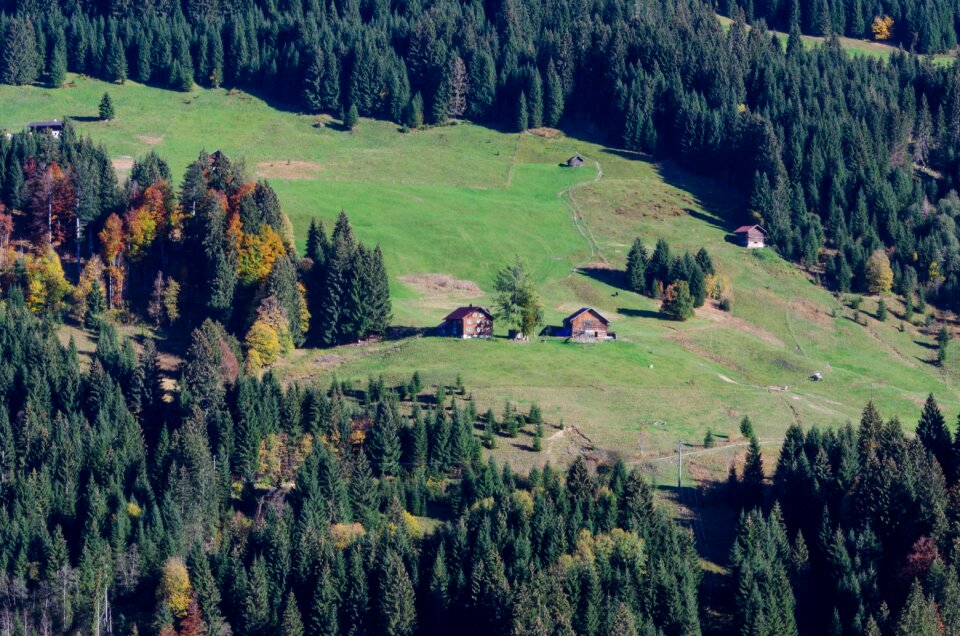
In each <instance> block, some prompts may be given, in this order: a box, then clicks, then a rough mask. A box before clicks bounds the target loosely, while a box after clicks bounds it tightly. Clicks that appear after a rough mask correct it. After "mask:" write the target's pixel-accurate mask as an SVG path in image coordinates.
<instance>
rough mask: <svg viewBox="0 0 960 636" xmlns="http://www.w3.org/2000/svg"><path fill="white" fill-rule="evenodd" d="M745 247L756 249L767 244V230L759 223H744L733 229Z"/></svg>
mask: <svg viewBox="0 0 960 636" xmlns="http://www.w3.org/2000/svg"><path fill="white" fill-rule="evenodd" d="M733 233H734V234H736V235H737V237H738V238H739V239H740V244H741V245H743V246H744V247H747V248H750V249H754V248H757V247H763V246H764V245H766V240H767V231H766V230H765V229H763V228H762V227H760V226H759V225H744V226H742V227H738V228H737V229H736V230H734V231H733Z"/></svg>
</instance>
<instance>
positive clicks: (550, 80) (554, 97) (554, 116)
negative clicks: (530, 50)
mask: <svg viewBox="0 0 960 636" xmlns="http://www.w3.org/2000/svg"><path fill="white" fill-rule="evenodd" d="M563 108H564V94H563V81H562V80H561V79H560V74H559V73H557V68H556V66H555V65H554V63H553V60H552V59H551V60H550V61H549V62H548V63H547V81H546V91H545V95H544V109H543V123H544V124H545V125H547V126H549V127H551V128H555V127H556V126H557V124H558V123H560V118H561V117H562V116H563Z"/></svg>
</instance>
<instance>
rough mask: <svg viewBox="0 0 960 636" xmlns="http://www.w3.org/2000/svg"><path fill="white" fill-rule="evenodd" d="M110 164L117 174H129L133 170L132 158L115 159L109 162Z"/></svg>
mask: <svg viewBox="0 0 960 636" xmlns="http://www.w3.org/2000/svg"><path fill="white" fill-rule="evenodd" d="M110 163H112V164H113V169H114V170H116V171H117V172H129V171H130V170H132V169H133V157H128V156H123V157H117V158H115V159H113V160H111V161H110Z"/></svg>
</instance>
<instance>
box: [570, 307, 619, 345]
mask: <svg viewBox="0 0 960 636" xmlns="http://www.w3.org/2000/svg"><path fill="white" fill-rule="evenodd" d="M609 327H610V321H609V320H607V319H606V317H605V316H604V315H603V314H601V313H600V312H599V311H597V310H596V309H594V308H593V307H583V308H581V309H578V310H577V311H575V312H573V313H572V314H570V315H569V316H567V317H566V318H564V319H563V335H565V336H567V337H570V338H574V339H577V340H606V339H607V338H612V337H614V336H613V334H612V333H610V332H609V331H608V329H609Z"/></svg>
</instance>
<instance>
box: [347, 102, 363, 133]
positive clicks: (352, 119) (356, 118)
mask: <svg viewBox="0 0 960 636" xmlns="http://www.w3.org/2000/svg"><path fill="white" fill-rule="evenodd" d="M359 123H360V113H359V111H357V105H356V104H350V108H348V109H347V114H346V116H345V117H344V118H343V127H344V128H346V129H347V130H351V131H352V130H354V129H355V128H356V127H357V124H359Z"/></svg>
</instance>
